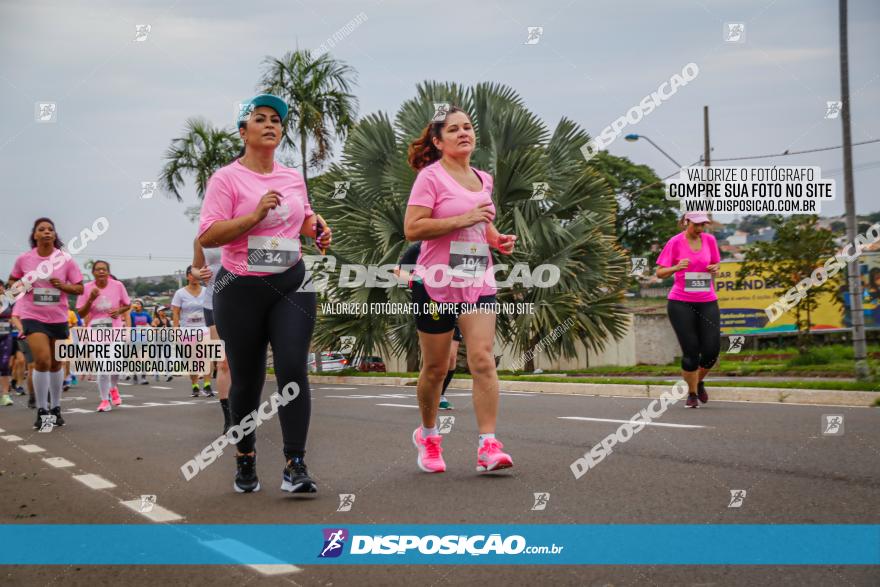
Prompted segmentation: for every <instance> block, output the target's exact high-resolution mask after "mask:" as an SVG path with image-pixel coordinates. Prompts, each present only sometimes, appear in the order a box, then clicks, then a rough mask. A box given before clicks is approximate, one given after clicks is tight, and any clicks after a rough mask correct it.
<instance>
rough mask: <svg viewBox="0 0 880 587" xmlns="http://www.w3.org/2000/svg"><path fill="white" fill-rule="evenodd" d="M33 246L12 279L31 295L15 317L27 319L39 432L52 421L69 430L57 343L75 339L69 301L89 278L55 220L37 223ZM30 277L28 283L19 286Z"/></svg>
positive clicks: (17, 263) (18, 306)
mask: <svg viewBox="0 0 880 587" xmlns="http://www.w3.org/2000/svg"><path fill="white" fill-rule="evenodd" d="M29 241H30V245H31V247H32V248H31V250H29V251H28V252H26V253H23V254H22V255H21V256H19V257H18V259H16V260H15V265H13V267H12V273H11V274H10V276H9V278H10V279H12V280H16V281H18V283H16V284H15V285H13V287H12V288H11V289H12V290H13V293H15V294H16V295H18V293H19V292H22V291H23V292H26V293H24V295H23V296H22V297H21V298H20V299H19V300H18V302H17V303H16V304H15V310H14V312H13V313H14V314H16V313H17V315H18V316H19V317H20V318H21V324H22V327H23V328H24V335H25V336H26V337H27V342H28V345H30V349H31V352H32V353H33V355H34V367H35V369H34V375H33V377H34V391H35V395H36V405H37V419H36V422H35V423H34V428H40V427H41V426H42V423H43V419H44V417H48V416H50V415H51V416H54V417H55V418H54V420H55V425H56V426H63V425H64V419H63V418H62V417H61V388H62V385H63V384H64V371H63V370H62V368H61V363H59V362H58V361H56V360H55V341H58V340H62V341H63V340H65V339H67V337H68V335H69V329H68V326H67V310H68V303H67V296H68V295H79V294H81V293H82V291H83V285H82V280H83V278H82V273H81V272H80V270H79V267H78V266H77V264H76V261H74V260H73V258H72V257H71V256H70V255H69V254H68V253H67V252H65V251H63V250H62V249H61V247H63V246H64V244H63V243H62V242H61V239H59V238H58V234H57V233H56V232H55V223H53V222H52V221H51V220H50V219H49V218H38V219H37V220H36V221H34V226H33V228H32V229H31V234H30V237H29ZM25 277H27V278H28V279H26V280H25V281H24V282H22V281H19V280H21V279H22V278H25ZM34 278H35V279H34ZM28 282H30V284H28Z"/></svg>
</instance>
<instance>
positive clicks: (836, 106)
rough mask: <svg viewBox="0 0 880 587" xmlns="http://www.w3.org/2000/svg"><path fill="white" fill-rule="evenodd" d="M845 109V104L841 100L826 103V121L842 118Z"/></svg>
mask: <svg viewBox="0 0 880 587" xmlns="http://www.w3.org/2000/svg"><path fill="white" fill-rule="evenodd" d="M842 109H843V102H841V101H839V100H834V101H826V102H825V120H834V119H835V118H837V117H839V116H840V111H841V110H842Z"/></svg>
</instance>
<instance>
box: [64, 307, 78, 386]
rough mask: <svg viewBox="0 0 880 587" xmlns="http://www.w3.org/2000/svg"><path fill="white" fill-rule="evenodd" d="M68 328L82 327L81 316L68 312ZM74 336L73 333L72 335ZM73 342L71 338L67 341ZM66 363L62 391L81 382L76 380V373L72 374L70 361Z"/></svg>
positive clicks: (71, 311)
mask: <svg viewBox="0 0 880 587" xmlns="http://www.w3.org/2000/svg"><path fill="white" fill-rule="evenodd" d="M67 326H68V328H73V327H74V326H82V320H81V319H80V317H79V316H77V315H76V312H74V311H73V310H67ZM71 335H72V333H71ZM72 340H73V338H72V336H71V338H68V339H67V342H71V341H72ZM63 363H64V385H63V386H62V388H61V389H62V390H64V391H67V390H68V389H70V386H71V385H76V384H77V383H79V381H78V380H77V378H76V373H71V372H70V361H63Z"/></svg>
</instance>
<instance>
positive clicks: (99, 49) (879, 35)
mask: <svg viewBox="0 0 880 587" xmlns="http://www.w3.org/2000/svg"><path fill="white" fill-rule="evenodd" d="M360 13H363V14H364V15H365V16H366V20H365V21H364V22H362V23H361V24H360V25H359V26H358V27H357V28H356V29H355V30H354V31H353V32H352V33H351V34H350V35H349V36H347V37H346V38H344V39H343V40H341V41H339V42H338V43H337V44H336V47H335V48H334V49H333V50H332V51H331V54H332V55H333V56H334V57H336V58H338V59H341V60H344V61H345V62H347V63H348V64H349V65H351V66H352V67H354V68H355V69H356V70H357V72H358V85H357V87H356V89H355V93H356V95H357V97H358V99H359V101H360V114H361V115H364V114H368V113H371V112H375V111H377V110H382V111H385V112H389V113H390V114H391V115H392V116H393V114H394V113H395V112H396V110H397V108H398V107H399V105H400V104H401V102H402V101H404V100H406V99H408V98H410V97H411V96H412V95H413V91H414V87H415V85H416V84H417V83H419V82H420V81H423V80H428V79H430V80H438V81H454V82H459V83H462V84H474V83H477V82H483V81H492V82H500V83H504V84H508V85H510V86H511V87H512V88H514V89H515V90H516V91H517V92H519V94H520V95H521V96H522V98H523V99H524V101H525V103H526V105H527V107H528V108H529V109H531V110H532V111H534V112H535V113H537V115H538V116H540V117H541V118H542V119H543V120H544V121H545V122H546V123H547V124H548V125H549V126H550V127H551V128H552V127H553V126H555V124H556V123H557V122H558V120H559V119H560V117H562V116H566V117H569V118H571V119H573V120H574V121H576V122H577V123H579V124H580V125H581V126H583V127H584V128H585V129H586V130H587V131H588V132H590V133H591V134H594V135H595V134H598V133H599V132H600V131H601V130H602V129H603V128H604V127H605V126H607V125H608V124H610V123H611V122H612V121H613V120H614V119H616V118H617V117H619V116H621V115H622V114H624V113H625V112H626V111H627V110H628V109H629V108H630V107H632V106H634V105H637V104H638V103H639V100H641V98H642V97H644V96H645V95H647V94H649V93H650V92H652V91H654V90H656V89H657V87H658V85H659V84H660V83H662V82H663V81H666V80H668V79H669V78H670V76H672V75H673V74H674V73H677V72H681V70H682V68H683V67H684V65H685V64H687V63H689V62H694V63H696V64H697V65H698V66H699V70H700V73H699V75H698V77H697V78H696V79H695V80H694V81H692V82H691V83H690V84H688V85H687V86H686V87H684V88H681V89H680V90H679V91H678V92H677V93H676V94H675V96H673V97H672V98H671V99H669V100H668V101H667V102H664V103H663V104H662V106H660V107H659V108H657V109H656V110H655V111H654V112H652V113H651V114H650V115H648V116H646V117H645V118H643V119H642V121H641V122H639V123H638V124H637V125H635V126H633V127H630V128H628V129H627V131H629V132H637V133H640V134H644V135H646V136H649V137H651V138H652V139H653V140H654V141H655V142H656V143H657V144H658V145H660V146H661V147H662V148H663V149H664V150H666V151H667V152H668V153H669V154H670V155H671V156H672V157H673V158H675V159H676V160H677V161H679V162H680V163H682V164H691V163H693V162H695V161H697V160H698V159H699V157H700V154H701V153H702V149H703V135H702V107H703V105H704V104H706V105H709V106H710V117H711V137H712V145H713V147H714V151H713V157H715V158H721V157H736V156H746V155H759V154H767V153H780V152H783V151H785V150H790V151H796V150H802V149H811V148H818V147H826V146H833V145H839V144H840V143H841V124H840V120H839V119H837V120H834V119H826V118H825V110H826V102H827V101H832V100H837V99H838V97H839V94H840V79H839V67H838V43H839V40H838V13H837V2H835V1H832V0H776V1H773V0H757V1H733V0H730V1H727V2H722V1H716V0H667V1H665V2H656V1H655V0H640V1H634V0H629V1H627V0H608V1H574V2H568V1H562V2H553V1H545V2H524V1H501V0H497V1H492V0H481V1H479V2H474V1H473V0H471V1H468V2H459V1H456V0H446V1H444V2H424V1H418V0H384V1H379V2H375V1H367V2H350V1H331V0H321V1H318V2H305V1H301V2H296V1H290V0H285V1H279V2H260V3H242V2H235V3H233V2H225V1H222V0H219V1H218V0H211V1H207V0H204V1H202V0H199V1H192V0H190V1H187V0H177V1H174V0H166V1H164V2H156V1H152V2H146V1H139V2H126V1H119V0H113V1H109V0H107V1H102V2H77V1H68V2H61V1H55V2H46V1H42V0H28V1H27V2H21V1H19V2H11V1H0V23H2V24H0V27H2V34H0V52H2V55H3V60H2V64H0V88H2V91H0V111H2V112H3V113H4V117H3V124H2V126H0V176H2V178H3V194H2V198H3V199H2V209H0V273H2V274H3V275H4V276H6V275H8V274H9V270H10V269H11V267H12V263H13V261H14V259H15V257H16V256H17V255H18V254H20V253H21V252H23V251H24V250H25V249H26V248H27V236H28V230H29V229H30V227H31V224H32V222H33V220H34V219H35V218H36V217H38V216H43V215H48V216H50V217H52V218H53V219H54V220H55V221H56V223H57V226H58V230H59V232H60V234H61V236H62V237H63V238H65V239H69V238H70V237H71V236H73V235H74V234H76V233H78V232H79V231H80V230H81V229H82V228H83V227H86V226H90V225H91V224H92V222H93V221H94V220H95V219H96V218H98V217H101V216H104V217H106V218H107V219H108V220H109V222H110V228H109V230H108V231H107V232H106V233H105V234H104V235H102V236H101V237H100V238H99V239H98V240H97V241H96V242H94V243H91V244H90V245H89V246H88V247H87V248H86V250H85V251H83V253H82V254H81V255H78V257H77V258H78V260H79V261H80V262H82V261H84V260H86V259H87V258H105V259H108V260H109V261H111V263H112V264H113V272H114V273H115V274H116V275H117V276H119V277H133V276H136V275H157V274H166V273H170V272H172V271H174V270H176V269H181V268H183V267H185V266H186V265H187V264H188V262H189V259H190V258H191V242H192V239H193V236H194V234H195V225H194V224H193V223H191V222H190V221H189V220H187V218H186V217H185V216H184V214H183V211H184V209H185V207H186V206H187V205H193V204H195V203H196V201H195V196H194V191H192V190H188V192H187V201H186V202H184V203H182V204H181V203H177V202H176V201H175V200H172V199H169V198H165V197H156V198H153V199H149V200H143V199H140V193H141V182H142V181H148V180H155V179H156V177H157V175H158V173H159V171H160V169H161V167H162V155H163V153H164V151H165V149H166V148H167V147H168V145H169V143H170V141H171V139H172V138H174V137H176V136H180V134H181V131H182V129H183V126H184V122H185V121H186V119H187V118H189V117H192V116H203V117H206V118H207V119H209V120H210V121H212V122H213V123H215V124H217V125H224V126H230V127H231V126H232V124H233V114H234V112H233V104H234V103H236V102H238V101H239V100H241V99H243V98H247V97H249V96H251V95H253V94H254V90H255V84H256V82H257V79H258V78H259V74H260V66H261V62H262V60H263V58H264V57H266V56H278V57H280V56H281V55H282V54H283V53H284V52H286V51H288V50H292V49H296V48H297V47H300V48H317V47H318V46H319V45H320V44H321V43H322V42H325V41H326V39H327V38H328V37H331V36H332V35H333V34H334V32H336V31H337V30H339V29H340V28H341V27H343V26H344V25H345V24H346V23H347V22H349V21H351V20H352V19H354V18H355V17H357V15H359V14H360ZM727 22H742V23H745V36H744V42H741V43H729V42H725V41H724V30H725V23H727ZM849 23H850V27H849V35H850V44H849V47H850V88H851V93H852V102H853V103H852V121H853V127H852V129H853V141H856V142H858V141H866V140H874V139H877V138H878V137H880V111H878V108H877V105H878V104H880V59H878V56H880V2H877V0H853V1H851V2H850V19H849ZM138 24H149V25H150V32H149V35H148V36H147V38H146V40H144V41H141V42H136V41H135V40H134V39H135V25H138ZM531 26H542V27H543V36H542V37H541V39H540V41H539V42H538V43H537V44H525V41H526V38H527V27H531ZM38 102H54V103H56V104H57V110H56V114H57V121H56V122H54V123H40V122H37V121H36V120H35V118H36V117H35V103H38ZM609 151H610V152H611V153H613V154H615V155H623V156H626V157H629V158H630V159H632V160H633V161H634V162H637V163H645V164H647V165H650V166H651V167H653V168H654V169H655V170H656V171H657V173H658V174H659V175H661V176H665V175H668V174H670V173H672V172H673V171H675V166H674V165H673V164H672V163H671V162H670V161H669V160H668V159H666V158H665V157H664V156H663V155H662V154H660V153H659V152H657V151H656V150H655V149H654V148H653V147H652V146H651V145H650V144H648V143H646V142H645V141H639V142H635V143H628V142H625V141H624V140H623V139H622V138H621V139H618V140H617V141H615V142H614V143H613V144H612V145H611V146H610V147H609ZM853 153H854V165H855V194H856V201H857V211H858V212H859V213H867V212H871V211H875V210H878V209H880V193H878V189H877V186H878V184H880V143H874V144H871V145H865V146H860V147H855V148H854V150H853ZM759 163H762V164H766V163H776V164H779V165H818V166H820V167H821V168H822V170H823V176H826V177H833V178H835V179H837V180H838V182H839V183H838V191H839V194H840V195H839V197H838V199H837V201H835V202H832V203H826V204H825V205H824V206H823V215H831V214H839V213H841V212H843V209H844V206H843V195H842V194H843V186H842V176H841V171H840V169H841V167H842V154H841V151H840V150H833V151H827V152H821V153H815V154H810V155H798V156H792V157H778V158H773V159H764V160H754V161H748V162H743V164H755V165H756V164H759ZM330 220H331V222H332V219H330Z"/></svg>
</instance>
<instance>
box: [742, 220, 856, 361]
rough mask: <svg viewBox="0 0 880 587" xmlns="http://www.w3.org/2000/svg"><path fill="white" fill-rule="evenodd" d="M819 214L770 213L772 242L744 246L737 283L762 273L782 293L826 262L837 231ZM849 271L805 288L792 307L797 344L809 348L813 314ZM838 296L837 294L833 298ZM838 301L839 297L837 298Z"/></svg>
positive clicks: (832, 253)
mask: <svg viewBox="0 0 880 587" xmlns="http://www.w3.org/2000/svg"><path fill="white" fill-rule="evenodd" d="M818 221H819V217H818V216H815V215H798V216H790V217H788V218H781V217H779V216H770V217H769V218H768V223H769V225H770V226H773V227H774V228H775V229H776V239H775V240H774V241H772V242H756V243H753V244H751V245H749V246H748V247H747V248H746V249H745V257H744V259H743V262H742V264H741V265H740V268H739V271H738V273H737V287H741V286H742V283H743V281H744V280H745V279H746V278H747V277H748V276H753V275H756V274H761V275H763V276H764V282H765V284H766V287H767V288H768V289H769V288H772V289H774V290H776V291H775V293H776V295H780V296H781V295H782V294H784V293H785V292H787V291H788V290H789V289H791V288H793V287H795V286H796V285H797V284H798V283H800V281H801V280H802V279H805V278H807V277H810V276H811V274H812V273H813V271H814V270H815V269H816V268H817V267H821V266H822V265H824V263H825V261H826V260H827V259H828V258H829V257H833V256H834V255H835V253H836V252H837V247H836V246H835V244H834V233H832V232H831V231H830V230H824V229H821V228H819V226H818ZM845 275H846V269H843V270H842V271H839V272H838V273H837V274H836V275H835V276H834V277H833V278H831V279H828V280H826V281H825V283H823V284H821V285H815V286H813V287H810V288H808V289H806V293H805V295H804V297H803V298H802V299H801V301H800V303H798V304H797V305H796V306H795V307H794V308H793V309H792V310H789V311H794V316H795V327H796V328H797V346H798V350H799V352H801V353H804V352H806V350H807V343H806V337H807V335H808V334H809V332H810V329H811V328H812V319H811V314H812V312H813V311H814V310H815V309H816V307H817V306H818V297H819V295H820V294H823V293H832V294H833V293H836V292H837V290H838V288H839V286H840V284H841V283H842V281H843V279H844V277H845ZM834 299H835V300H837V298H836V296H835V298H834ZM838 303H839V300H838Z"/></svg>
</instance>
